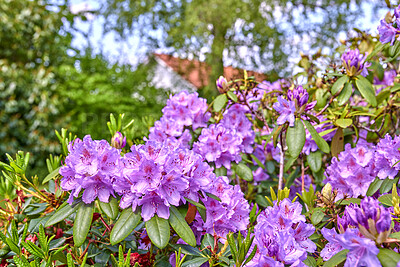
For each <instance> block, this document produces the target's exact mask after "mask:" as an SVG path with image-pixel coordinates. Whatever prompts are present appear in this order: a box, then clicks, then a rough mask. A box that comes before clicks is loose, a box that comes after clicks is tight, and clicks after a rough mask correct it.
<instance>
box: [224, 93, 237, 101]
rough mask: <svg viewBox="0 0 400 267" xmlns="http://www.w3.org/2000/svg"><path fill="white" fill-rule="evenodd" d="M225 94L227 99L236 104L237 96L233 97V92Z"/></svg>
mask: <svg viewBox="0 0 400 267" xmlns="http://www.w3.org/2000/svg"><path fill="white" fill-rule="evenodd" d="M226 94H227V95H228V97H229V98H230V99H231V100H232V101H233V102H237V101H238V98H237V95H235V93H234V92H232V91H228V92H227V93H226Z"/></svg>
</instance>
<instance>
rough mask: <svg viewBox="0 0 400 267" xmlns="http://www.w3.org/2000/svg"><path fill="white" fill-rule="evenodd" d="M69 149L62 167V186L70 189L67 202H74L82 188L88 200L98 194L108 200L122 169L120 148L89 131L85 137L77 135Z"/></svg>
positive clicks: (100, 198) (85, 200) (83, 198)
mask: <svg viewBox="0 0 400 267" xmlns="http://www.w3.org/2000/svg"><path fill="white" fill-rule="evenodd" d="M68 151H69V154H68V156H67V157H66V159H65V165H64V166H62V167H61V168H60V175H61V176H63V178H62V179H61V188H62V189H63V190H65V191H71V195H70V197H69V199H68V203H70V204H72V202H73V198H74V197H75V198H76V197H78V196H79V193H80V192H81V191H83V194H82V200H83V202H85V203H86V204H89V203H92V202H93V201H94V200H95V199H96V198H97V197H98V198H99V200H100V201H102V202H108V199H109V197H110V195H114V189H113V187H112V185H113V183H114V181H115V180H116V179H118V178H119V177H120V173H121V164H120V158H121V156H120V151H119V150H118V149H116V148H114V147H111V146H110V145H109V144H108V142H107V141H105V140H101V141H97V140H92V138H91V137H90V135H86V136H85V137H84V138H83V140H80V139H79V138H77V139H75V141H73V142H71V143H70V144H69V145H68Z"/></svg>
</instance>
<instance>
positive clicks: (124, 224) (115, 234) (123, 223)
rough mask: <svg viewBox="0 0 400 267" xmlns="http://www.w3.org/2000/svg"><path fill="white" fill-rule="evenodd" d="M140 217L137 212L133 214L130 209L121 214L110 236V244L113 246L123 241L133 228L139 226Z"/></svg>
mask: <svg viewBox="0 0 400 267" xmlns="http://www.w3.org/2000/svg"><path fill="white" fill-rule="evenodd" d="M141 218H142V217H141V215H140V213H139V212H136V213H135V212H133V211H132V208H131V207H128V208H126V209H124V210H123V211H122V212H121V215H120V216H119V218H118V220H117V222H116V223H115V225H114V227H113V229H112V230H111V234H110V243H111V245H115V244H117V243H119V242H121V241H122V240H124V239H125V238H126V237H127V236H128V235H129V234H130V233H132V231H133V230H134V229H135V227H136V226H137V225H138V224H139V222H140V219H141Z"/></svg>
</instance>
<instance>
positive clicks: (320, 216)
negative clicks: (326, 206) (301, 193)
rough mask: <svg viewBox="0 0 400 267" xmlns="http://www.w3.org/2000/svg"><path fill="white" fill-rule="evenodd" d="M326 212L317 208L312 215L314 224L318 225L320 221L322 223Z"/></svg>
mask: <svg viewBox="0 0 400 267" xmlns="http://www.w3.org/2000/svg"><path fill="white" fill-rule="evenodd" d="M324 216H325V215H324V213H323V212H322V210H320V209H315V210H314V212H313V214H312V215H311V222H312V223H313V225H316V224H318V223H320V222H321V221H322V219H323V218H324Z"/></svg>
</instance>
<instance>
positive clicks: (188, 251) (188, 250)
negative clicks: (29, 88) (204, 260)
mask: <svg viewBox="0 0 400 267" xmlns="http://www.w3.org/2000/svg"><path fill="white" fill-rule="evenodd" d="M170 246H171V247H173V248H174V249H175V250H176V251H178V250H179V248H181V252H182V253H183V254H185V255H190V256H200V257H202V256H204V254H203V253H202V252H201V251H200V250H199V249H198V248H196V247H192V246H189V245H184V244H170Z"/></svg>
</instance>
